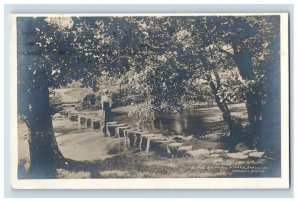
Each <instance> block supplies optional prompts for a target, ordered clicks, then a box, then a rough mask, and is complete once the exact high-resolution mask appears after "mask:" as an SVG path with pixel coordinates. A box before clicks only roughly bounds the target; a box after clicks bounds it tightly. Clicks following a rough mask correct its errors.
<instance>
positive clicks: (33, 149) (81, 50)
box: [17, 17, 122, 178]
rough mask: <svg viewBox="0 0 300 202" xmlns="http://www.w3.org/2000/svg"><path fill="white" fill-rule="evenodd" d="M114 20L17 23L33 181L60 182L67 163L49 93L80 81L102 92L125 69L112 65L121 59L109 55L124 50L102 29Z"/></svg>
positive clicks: (20, 102)
mask: <svg viewBox="0 0 300 202" xmlns="http://www.w3.org/2000/svg"><path fill="white" fill-rule="evenodd" d="M112 20H114V19H112V18H102V19H100V20H99V19H98V21H97V20H95V19H92V18H82V19H81V18H64V17H53V18H52V17H51V18H42V17H38V18H29V17H28V18H25V17H24V18H18V19H17V27H18V33H17V41H18V53H17V54H18V113H19V114H21V115H22V117H23V118H24V121H25V123H26V125H27V127H28V128H29V131H30V132H29V149H30V173H31V174H32V177H37V178H40V177H42V178H44V177H47V178H52V177H55V169H56V168H57V166H58V165H59V164H60V163H61V162H62V160H64V158H63V155H62V154H61V152H60V151H59V149H58V146H57V143H56V139H55V136H54V133H53V126H52V120H51V110H50V105H49V88H50V87H52V88H59V87H60V86H61V85H62V86H64V85H66V84H68V83H71V82H73V81H76V80H77V81H78V80H80V81H81V82H82V83H83V85H85V86H91V87H94V88H96V82H97V76H100V75H101V74H102V73H103V71H109V72H111V71H118V69H119V70H120V68H117V67H114V68H112V67H111V66H110V65H107V64H110V62H111V61H112V60H115V59H116V57H118V56H119V55H116V54H114V53H110V52H109V51H111V52H113V50H115V51H116V50H118V46H117V45H118V43H119V40H115V41H112V40H110V39H111V38H110V33H108V32H105V29H102V28H101V26H102V25H101V23H106V25H108V24H110V22H111V21H112ZM99 26H100V27H99ZM110 30H114V29H110ZM121 38H122V37H121ZM116 52H117V53H120V54H121V53H122V52H120V51H116Z"/></svg>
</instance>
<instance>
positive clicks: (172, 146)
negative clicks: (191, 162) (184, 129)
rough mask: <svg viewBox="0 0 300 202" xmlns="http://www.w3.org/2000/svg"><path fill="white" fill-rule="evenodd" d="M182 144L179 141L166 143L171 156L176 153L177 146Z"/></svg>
mask: <svg viewBox="0 0 300 202" xmlns="http://www.w3.org/2000/svg"><path fill="white" fill-rule="evenodd" d="M182 145H183V143H179V142H174V143H170V144H168V147H169V149H170V152H171V154H172V156H173V157H174V156H177V155H178V148H179V147H181V146H182Z"/></svg>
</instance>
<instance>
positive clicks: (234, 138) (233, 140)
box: [207, 71, 244, 150]
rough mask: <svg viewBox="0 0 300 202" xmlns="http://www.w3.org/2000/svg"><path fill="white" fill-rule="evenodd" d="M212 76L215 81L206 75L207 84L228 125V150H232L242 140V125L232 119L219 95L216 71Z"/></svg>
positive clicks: (218, 78)
mask: <svg viewBox="0 0 300 202" xmlns="http://www.w3.org/2000/svg"><path fill="white" fill-rule="evenodd" d="M214 76H215V79H216V82H214V81H213V80H212V78H211V76H210V75H209V76H208V78H207V79H208V81H209V85H210V87H211V90H212V93H213V95H214V98H215V101H216V103H217V105H218V107H219V109H220V111H221V112H222V117H223V120H224V121H225V123H226V124H227V126H228V129H229V132H230V140H229V141H228V143H227V144H228V147H229V149H230V150H234V149H235V146H236V145H237V144H238V143H240V142H243V136H244V132H243V126H242V125H241V123H239V122H238V121H236V120H234V119H233V118H232V116H231V113H230V111H229V109H228V105H227V103H226V102H225V101H224V99H222V98H221V97H220V95H219V88H220V85H221V83H220V77H219V75H218V73H217V72H216V71H215V72H214Z"/></svg>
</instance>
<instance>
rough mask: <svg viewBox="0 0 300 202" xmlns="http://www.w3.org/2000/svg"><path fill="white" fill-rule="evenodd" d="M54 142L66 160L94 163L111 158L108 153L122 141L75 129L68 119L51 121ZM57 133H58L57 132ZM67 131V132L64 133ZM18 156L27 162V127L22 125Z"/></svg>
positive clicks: (87, 130) (75, 126) (20, 125)
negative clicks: (55, 141)
mask: <svg viewBox="0 0 300 202" xmlns="http://www.w3.org/2000/svg"><path fill="white" fill-rule="evenodd" d="M53 126H54V131H55V136H56V140H57V143H58V146H59V149H60V151H61V152H62V154H63V155H64V157H66V158H70V159H73V160H78V161H84V160H87V161H94V160H101V159H105V158H109V157H112V156H113V155H109V154H108V151H109V149H110V148H111V147H113V145H114V144H118V143H119V142H120V141H122V140H123V139H119V138H108V137H104V134H103V133H100V131H99V130H94V131H92V130H91V129H81V130H79V129H77V123H76V122H72V121H69V120H68V119H60V120H54V121H53ZM57 131H59V132H57ZM64 131H68V132H64ZM18 135H19V138H18V141H19V146H18V154H19V160H21V161H25V162H27V161H28V157H29V148H28V140H27V127H26V125H25V124H24V123H19V124H18Z"/></svg>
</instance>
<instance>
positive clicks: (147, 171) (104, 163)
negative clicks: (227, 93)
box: [18, 106, 280, 179]
mask: <svg viewBox="0 0 300 202" xmlns="http://www.w3.org/2000/svg"><path fill="white" fill-rule="evenodd" d="M232 107H233V108H234V107H235V108H236V110H237V111H239V110H238V106H232ZM233 108H232V109H233ZM201 110H202V111H203V112H204V111H210V110H211V108H209V109H201ZM214 116H216V114H214ZM214 120H215V119H212V118H211V117H207V121H212V122H213V121H214ZM53 126H54V131H55V136H56V140H57V142H58V145H59V149H60V150H61V152H62V154H63V155H64V157H65V158H66V162H65V165H66V166H63V167H60V168H57V178H63V179H64V178H76V179H81V178H99V177H100V178H157V177H241V176H242V177H253V176H278V175H279V174H280V173H279V172H280V171H278V170H274V168H277V167H279V166H278V165H276V166H274V164H278V162H279V161H278V159H277V154H276V153H273V154H271V153H270V152H269V153H268V152H263V154H262V153H258V152H256V151H248V153H247V152H245V153H241V152H237V153H228V152H227V151H226V145H223V143H222V142H221V141H220V140H219V139H218V137H219V136H218V134H215V133H212V132H210V133H209V134H207V135H206V136H204V137H203V138H202V139H197V138H189V139H188V141H185V142H184V144H183V145H182V146H183V147H184V146H185V145H189V146H192V147H193V150H195V151H196V152H192V153H190V154H189V155H188V156H187V155H184V156H183V157H179V156H173V157H170V156H168V157H166V156H161V155H158V154H157V153H156V152H155V151H151V152H149V153H147V152H145V151H142V152H141V151H137V150H135V149H133V148H128V147H125V146H124V145H122V143H121V142H122V139H119V138H107V137H104V134H102V133H101V132H100V131H99V130H91V129H81V130H79V129H78V127H77V123H76V122H72V121H70V120H68V119H55V120H53ZM18 131H19V147H18V149H19V150H18V152H19V164H20V166H21V167H24V168H25V170H26V169H28V167H29V150H28V142H27V128H26V126H25V124H24V123H19V124H18ZM179 138H180V137H179ZM179 141H180V140H179ZM255 152H256V153H255ZM250 153H253V154H250ZM255 155H256V156H255ZM259 155H260V156H259ZM68 159H70V160H68ZM73 161H74V162H75V163H74V162H73ZM71 162H73V163H71ZM77 164H80V166H77ZM74 167H76V168H77V167H79V168H80V169H75V170H74ZM81 168H82V169H81ZM90 170H93V173H91V171H90ZM95 173H97V174H95ZM20 176H22V175H20ZM23 177H24V178H26V176H25V175H23Z"/></svg>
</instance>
